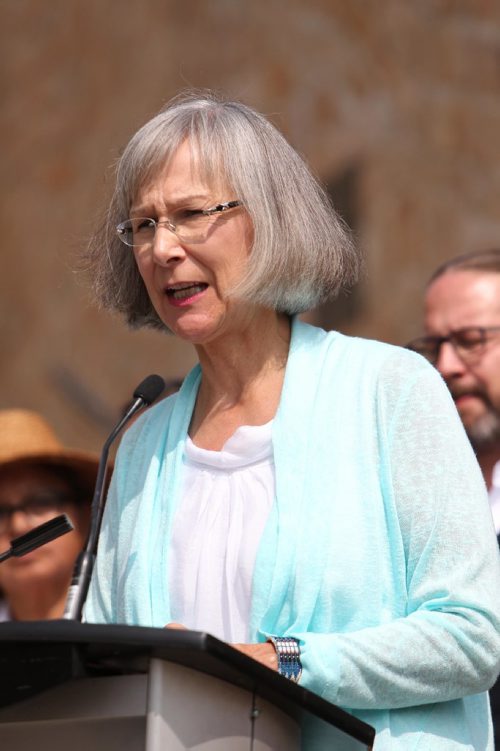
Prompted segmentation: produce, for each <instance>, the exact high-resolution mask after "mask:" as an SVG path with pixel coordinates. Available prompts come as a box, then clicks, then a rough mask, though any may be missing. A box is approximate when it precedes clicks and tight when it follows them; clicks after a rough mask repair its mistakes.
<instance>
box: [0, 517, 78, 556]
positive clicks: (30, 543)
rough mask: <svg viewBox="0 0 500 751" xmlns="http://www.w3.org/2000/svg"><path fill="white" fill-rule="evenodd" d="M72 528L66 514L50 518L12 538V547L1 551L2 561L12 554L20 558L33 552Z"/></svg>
mask: <svg viewBox="0 0 500 751" xmlns="http://www.w3.org/2000/svg"><path fill="white" fill-rule="evenodd" d="M72 529H73V525H72V523H71V521H70V520H69V519H68V517H67V516H66V514H60V516H55V517H54V518H53V519H49V521H48V522H44V524H39V525H38V527H35V528H34V529H30V531H29V532H26V534H24V535H20V537H16V538H15V539H14V540H11V541H10V548H9V549H8V550H6V551H4V552H3V553H0V563H2V561H6V560H7V559H8V558H12V556H15V557H16V558H20V557H21V556H22V555H26V553H31V551H32V550H36V548H39V547H40V546H41V545H45V544H46V543H47V542H51V541H52V540H55V539H56V538H57V537H60V536H61V535H65V534H66V532H71V530H72Z"/></svg>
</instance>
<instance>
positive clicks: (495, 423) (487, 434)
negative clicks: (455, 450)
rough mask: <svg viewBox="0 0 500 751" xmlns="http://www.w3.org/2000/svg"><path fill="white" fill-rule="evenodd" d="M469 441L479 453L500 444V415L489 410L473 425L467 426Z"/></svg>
mask: <svg viewBox="0 0 500 751" xmlns="http://www.w3.org/2000/svg"><path fill="white" fill-rule="evenodd" d="M465 431H466V433H467V435H468V436H469V441H470V442H471V443H472V446H473V448H474V450H475V452H476V453H477V454H480V453H482V452H483V451H487V450H488V449H491V448H493V447H494V446H495V445H496V444H500V415H499V414H498V413H497V412H494V411H489V412H487V413H486V414H485V415H483V416H482V417H479V418H478V419H477V420H476V421H475V422H474V423H473V424H472V425H467V426H465Z"/></svg>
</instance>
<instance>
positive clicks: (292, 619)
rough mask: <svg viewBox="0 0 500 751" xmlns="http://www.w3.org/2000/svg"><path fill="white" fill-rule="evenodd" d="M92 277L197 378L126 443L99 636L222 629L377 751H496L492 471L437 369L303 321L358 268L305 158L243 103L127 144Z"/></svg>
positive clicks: (101, 573) (94, 588) (111, 508)
mask: <svg viewBox="0 0 500 751" xmlns="http://www.w3.org/2000/svg"><path fill="white" fill-rule="evenodd" d="M90 261H91V265H92V267H93V269H94V274H95V279H96V288H97V292H98V295H99V297H100V299H101V301H102V302H104V304H105V305H107V306H108V307H109V308H112V309H114V310H118V311H120V312H122V313H123V314H124V315H125V316H126V318H127V320H128V322H129V323H130V324H132V325H135V326H138V325H149V326H156V327H161V328H163V329H168V330H170V331H171V332H173V333H174V334H175V335H176V336H180V337H181V338H183V339H184V340H186V341H189V342H191V343H192V344H193V345H194V347H195V348H196V351H197V354H198V357H199V365H198V366H197V367H196V368H195V369H194V370H193V371H192V372H191V373H190V374H189V375H188V377H187V378H186V380H185V382H184V384H183V386H182V388H181V390H180V392H179V393H178V394H177V395H174V396H172V397H170V398H169V399H167V400H165V401H163V402H162V403H160V404H159V405H157V406H156V407H153V408H152V409H151V410H149V411H148V412H147V414H145V415H144V416H142V417H141V418H139V419H138V420H137V422H136V423H135V424H134V426H133V427H132V428H131V429H130V430H129V431H127V434H126V435H125V437H124V440H123V441H122V445H121V447H120V450H119V452H118V457H117V463H116V470H115V474H114V477H113V481H112V486H111V489H110V497H109V499H108V503H107V509H106V516H105V521H104V527H103V534H102V538H101V541H100V547H99V553H98V560H97V566H96V570H95V573H94V579H93V582H92V585H91V591H90V596H89V600H88V602H87V608H86V618H87V620H89V621H97V622H121V623H131V624H141V625H152V626H163V625H173V624H180V625H182V626H184V627H187V628H192V629H198V630H205V631H209V632H211V633H213V634H214V635H215V636H218V637H219V638H222V639H225V640H227V641H229V642H232V643H233V644H235V646H237V648H238V649H241V650H242V651H243V652H245V653H246V654H248V655H250V656H252V657H254V658H255V659H257V660H260V661H261V662H262V663H264V664H265V665H267V666H269V667H270V668H271V669H275V670H276V669H279V670H280V672H282V673H284V674H285V675H287V676H288V677H290V678H291V679H293V680H300V683H301V684H302V685H303V686H305V687H306V688H309V689H311V690H313V691H315V692H316V693H318V694H320V695H321V696H323V697H325V698H326V699H328V700H329V701H332V702H334V703H336V704H338V705H340V706H342V707H344V708H347V709H349V710H350V711H352V712H353V713H354V714H355V715H357V716H358V717H360V718H362V719H364V720H366V721H367V722H369V723H370V724H372V725H374V726H375V728H376V730H377V741H376V745H375V748H376V749H377V751H382V750H383V749H397V748H398V749H399V748H404V749H413V748H417V747H418V748H419V749H422V750H423V749H426V751H428V749H458V748H475V749H488V748H491V728H490V723H489V717H488V706H487V698H486V694H485V693H484V692H485V691H486V689H487V688H488V687H489V686H490V685H491V684H492V683H493V681H494V678H495V675H496V673H497V672H498V668H499V653H500V644H499V635H498V627H499V602H500V597H499V593H500V585H499V570H498V552H497V550H496V540H495V537H494V534H493V529H492V522H491V517H490V515H489V511H488V505H487V500H486V496H485V490H484V486H483V483H482V480H481V476H480V472H479V469H478V467H477V464H476V462H475V459H474V456H473V453H472V451H471V449H470V447H469V444H468V442H467V439H466V437H465V435H464V433H463V429H462V427H461V425H460V421H459V419H458V417H457V415H456V412H455V410H454V407H453V404H452V402H451V400H450V397H449V395H448V393H447V390H446V387H445V386H444V384H443V383H442V382H441V380H440V378H439V376H437V375H436V373H435V371H434V369H433V368H432V367H430V366H429V365H428V363H426V362H425V361H424V360H423V358H420V357H419V356H417V355H415V354H414V353H411V352H408V351H405V350H402V349H399V348H396V347H392V346H389V345H385V344H380V343H377V342H371V341H362V340H358V339H351V338H348V337H345V336H342V335H341V334H339V333H337V332H330V333H326V332H324V331H322V330H320V329H316V328H313V327H311V326H308V325H306V324H304V323H302V322H301V321H299V320H298V318H296V314H297V313H300V312H302V311H305V310H307V309H309V308H311V307H314V306H316V305H318V304H319V303H321V302H322V301H324V300H325V299H327V298H328V297H330V296H332V295H334V294H335V293H336V292H337V291H338V290H339V289H340V288H341V287H343V286H346V285H348V284H351V283H352V282H353V281H354V279H355V277H356V273H357V268H358V260H357V256H356V253H355V251H354V249H353V246H352V244H351V243H350V241H349V240H348V238H347V236H346V234H345V232H344V230H343V228H342V225H341V223H340V222H339V220H338V218H337V216H336V214H335V212H334V211H333V209H332V208H331V207H330V205H329V203H328V200H327V198H326V197H325V194H324V192H323V191H322V189H321V188H320V187H319V186H318V184H317V183H316V181H315V180H314V179H313V177H312V176H311V174H310V172H309V170H308V169H307V167H306V166H305V165H304V163H303V161H302V160H301V159H300V157H299V156H298V155H297V154H296V153H295V151H294V150H293V149H292V148H291V147H290V146H289V145H288V143H287V142H286V141H285V140H284V139H283V137H282V136H281V135H280V134H279V133H278V132H277V131H276V130H275V129H274V127H273V126H272V125H271V124H270V123H269V122H268V121H267V120H266V119H265V118H263V117H262V116H260V115H259V114H257V113H256V112H254V111H253V110H251V109H249V108H248V107H246V106H244V105H242V104H239V103H234V102H223V101H220V100H218V99H217V98H216V97H213V96H212V95H211V94H209V93H208V94H206V95H202V96H197V95H189V94H188V95H186V96H185V97H181V98H179V99H176V100H174V101H173V102H171V103H170V104H169V105H168V106H167V107H166V108H165V109H164V110H163V111H162V112H161V113H160V114H159V115H158V116H156V117H155V118H153V119H152V120H151V121H150V122H149V123H147V124H146V125H145V126H144V127H143V128H141V130H139V131H138V133H136V134H135V136H134V137H133V138H132V140H131V141H130V143H129V144H128V146H127V147H126V149H125V151H124V153H123V155H122V157H121V159H120V162H119V165H118V174H117V186H116V190H115V194H114V197H113V200H112V203H111V206H110V208H109V211H108V212H107V221H106V223H105V226H104V227H103V230H102V232H101V233H100V234H98V236H97V237H96V238H95V241H94V243H93V245H92V247H91V252H90ZM118 528H119V530H120V534H119V535H118V534H117V530H118ZM284 638H286V639H287V641H286V642H285V643H283V642H282V641H280V640H282V639H284ZM268 639H272V641H268ZM286 650H291V651H292V652H293V654H292V656H291V657H290V658H288V660H289V664H288V665H287V658H286V656H284V655H283V652H284V651H286ZM320 747H321V746H320Z"/></svg>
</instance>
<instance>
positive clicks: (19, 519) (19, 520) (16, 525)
mask: <svg viewBox="0 0 500 751" xmlns="http://www.w3.org/2000/svg"><path fill="white" fill-rule="evenodd" d="M34 527H36V524H35V522H33V520H32V519H31V518H30V516H29V515H28V514H26V513H25V512H24V511H23V510H22V509H13V510H12V511H11V513H10V517H9V521H8V528H9V532H10V535H11V537H18V536H19V535H24V534H26V532H29V531H30V530H31V529H33V528H34Z"/></svg>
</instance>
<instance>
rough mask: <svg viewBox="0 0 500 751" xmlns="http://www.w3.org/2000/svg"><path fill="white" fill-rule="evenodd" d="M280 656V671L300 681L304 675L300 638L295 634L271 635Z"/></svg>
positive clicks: (294, 680) (293, 679)
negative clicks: (296, 637)
mask: <svg viewBox="0 0 500 751" xmlns="http://www.w3.org/2000/svg"><path fill="white" fill-rule="evenodd" d="M267 641H269V642H271V644H272V645H273V647H274V649H275V650H276V655H277V658H278V673H280V675H282V676H284V677H285V678H288V679H289V680H290V681H293V682H294V683H298V682H299V680H300V676H301V675H302V662H301V660H300V645H299V640H298V639H295V638H294V637H293V636H269V637H268V638H267Z"/></svg>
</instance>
